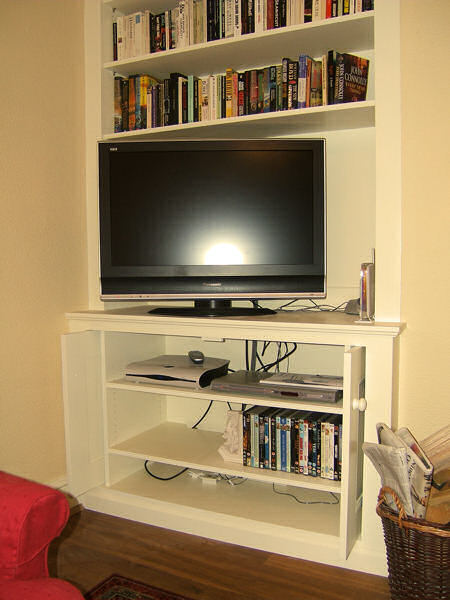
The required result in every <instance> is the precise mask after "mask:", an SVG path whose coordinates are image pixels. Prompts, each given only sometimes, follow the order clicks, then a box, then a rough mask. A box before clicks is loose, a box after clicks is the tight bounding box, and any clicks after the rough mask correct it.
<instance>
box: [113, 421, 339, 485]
mask: <svg viewBox="0 0 450 600" xmlns="http://www.w3.org/2000/svg"><path fill="white" fill-rule="evenodd" d="M222 443H223V436H222V434H221V433H218V432H215V431H207V430H201V429H191V428H189V427H187V426H186V425H184V424H181V423H169V422H166V423H161V424H160V425H158V426H156V427H153V428H152V429H149V430H148V431H145V432H143V433H140V434H139V435H136V436H134V437H132V438H130V439H127V440H125V441H123V442H120V443H118V444H116V445H114V446H113V447H112V448H110V450H109V453H110V455H117V456H125V457H129V458H136V459H141V460H149V461H155V462H159V463H164V464H168V465H176V466H179V467H187V468H191V469H198V470H206V471H209V472H218V473H222V474H224V475H228V476H232V477H245V478H247V479H249V480H254V481H260V482H265V483H274V484H284V485H290V486H293V487H301V488H307V489H311V490H319V491H323V492H334V493H335V494H336V493H337V494H338V493H340V490H341V482H339V481H331V480H328V479H322V478H320V477H309V476H304V475H298V474H296V473H285V472H281V471H272V470H270V469H257V468H253V467H245V466H243V465H242V464H238V463H232V462H226V461H224V460H223V459H222V457H221V456H220V454H219V453H218V448H219V447H220V445H221V444H222Z"/></svg>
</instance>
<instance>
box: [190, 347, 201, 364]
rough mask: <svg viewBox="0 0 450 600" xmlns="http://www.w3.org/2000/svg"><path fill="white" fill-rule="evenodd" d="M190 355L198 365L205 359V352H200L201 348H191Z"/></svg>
mask: <svg viewBox="0 0 450 600" xmlns="http://www.w3.org/2000/svg"><path fill="white" fill-rule="evenodd" d="M188 356H189V358H190V359H191V360H192V362H193V363H194V364H196V365H201V364H203V361H204V360H205V356H204V354H203V352H200V350H190V351H189V353H188Z"/></svg>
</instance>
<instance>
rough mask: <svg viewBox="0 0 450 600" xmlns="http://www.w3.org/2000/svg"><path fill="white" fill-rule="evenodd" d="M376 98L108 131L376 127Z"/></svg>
mask: <svg viewBox="0 0 450 600" xmlns="http://www.w3.org/2000/svg"><path fill="white" fill-rule="evenodd" d="M374 124H375V102H373V101H370V100H369V101H366V102H353V103H348V104H339V105H334V106H318V107H314V108H302V109H297V110H289V111H280V112H273V113H265V114H257V115H247V116H245V117H229V118H227V119H218V120H215V121H201V122H197V123H185V124H183V125H169V126H166V127H155V128H153V129H139V130H135V131H124V132H122V133H111V134H109V135H104V136H103V139H104V140H105V141H106V140H110V141H111V140H124V139H149V140H150V139H153V140H164V139H170V138H177V139H183V138H184V139H185V138H192V137H196V138H199V139H200V138H204V137H206V138H211V137H214V138H224V137H225V138H226V137H236V136H239V137H241V136H243V137H255V136H256V135H257V136H259V137H261V136H262V137H276V136H280V135H302V134H312V133H315V134H317V133H320V132H323V131H340V130H347V129H361V128H366V127H373V126H374Z"/></svg>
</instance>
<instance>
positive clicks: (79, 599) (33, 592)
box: [0, 577, 83, 600]
mask: <svg viewBox="0 0 450 600" xmlns="http://www.w3.org/2000/svg"><path fill="white" fill-rule="evenodd" d="M0 600H83V596H82V595H81V593H80V592H79V591H78V590H77V589H76V588H74V587H73V586H72V585H71V584H70V583H67V581H63V580H62V579H52V578H50V577H46V578H44V579H27V580H26V581H22V580H15V581H0Z"/></svg>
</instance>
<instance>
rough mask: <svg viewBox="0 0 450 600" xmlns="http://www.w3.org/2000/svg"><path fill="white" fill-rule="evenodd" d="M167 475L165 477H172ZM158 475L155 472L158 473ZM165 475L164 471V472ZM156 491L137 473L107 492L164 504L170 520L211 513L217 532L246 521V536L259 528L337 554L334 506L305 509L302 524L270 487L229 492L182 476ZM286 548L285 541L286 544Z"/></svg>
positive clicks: (317, 497)
mask: <svg viewBox="0 0 450 600" xmlns="http://www.w3.org/2000/svg"><path fill="white" fill-rule="evenodd" d="M173 470H174V469H172V470H171V471H173ZM155 471H156V468H155ZM158 472H161V471H158ZM167 473H169V471H167ZM167 487H168V486H166V489H165V490H161V486H158V482H155V481H154V480H152V479H151V478H150V477H148V476H146V475H145V474H143V473H142V472H136V473H134V474H132V475H129V476H128V477H125V478H123V479H121V480H120V481H118V482H117V483H114V484H112V485H111V486H109V487H108V488H107V490H106V491H107V492H108V493H109V494H110V495H111V496H113V495H116V494H117V496H120V495H126V496H128V497H131V498H133V499H136V498H140V499H143V500H144V501H145V502H146V503H147V504H150V503H153V504H156V503H158V504H162V503H164V504H166V505H169V507H170V509H171V511H172V512H171V517H172V518H173V513H174V512H176V511H182V512H183V514H184V516H185V519H186V520H187V521H190V520H191V519H192V518H198V515H199V513H200V514H202V513H204V514H208V513H211V510H213V512H214V514H215V515H217V520H218V521H220V522H221V524H222V526H223V527H226V526H233V524H234V522H235V521H236V519H242V515H243V514H248V512H249V506H250V507H251V514H249V515H248V517H247V525H248V528H249V530H250V533H248V534H247V532H244V535H248V536H249V537H250V536H251V530H252V529H258V528H260V527H261V526H264V528H265V529H266V530H267V528H269V529H270V530H271V531H270V534H271V535H274V534H275V535H276V534H277V533H278V534H279V533H280V530H281V531H282V532H283V533H284V534H285V535H286V536H289V537H291V536H292V535H294V537H295V538H296V540H297V543H298V542H299V541H300V539H301V536H306V537H308V536H310V535H311V534H314V535H319V536H321V537H322V536H324V537H325V538H326V540H327V543H328V544H331V545H332V547H333V550H334V551H335V552H337V549H338V543H339V505H338V504H329V505H328V504H313V505H310V506H309V509H308V518H307V519H305V518H303V516H304V513H303V515H302V511H301V510H299V508H300V509H301V506H300V505H299V504H297V503H296V502H291V503H288V504H287V503H286V498H285V497H283V496H282V495H281V494H277V492H276V491H274V490H273V487H272V486H268V485H267V484H264V483H261V482H258V481H253V480H248V481H246V483H245V484H242V485H236V486H230V485H228V484H226V483H225V482H224V481H221V482H219V483H217V484H212V485H207V486H205V485H204V484H202V482H201V480H200V479H192V478H191V477H189V475H187V474H183V475H181V476H180V477H179V478H177V479H174V480H173V481H172V483H171V485H170V487H168V489H167ZM275 490H277V491H279V492H281V493H282V494H286V493H291V494H295V496H296V497H297V498H298V499H299V500H301V501H304V502H320V501H322V502H329V495H328V494H324V493H323V492H320V491H317V490H306V489H304V490H299V489H298V488H294V487H291V486H281V485H280V486H277V485H275ZM286 543H288V542H287V540H286Z"/></svg>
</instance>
